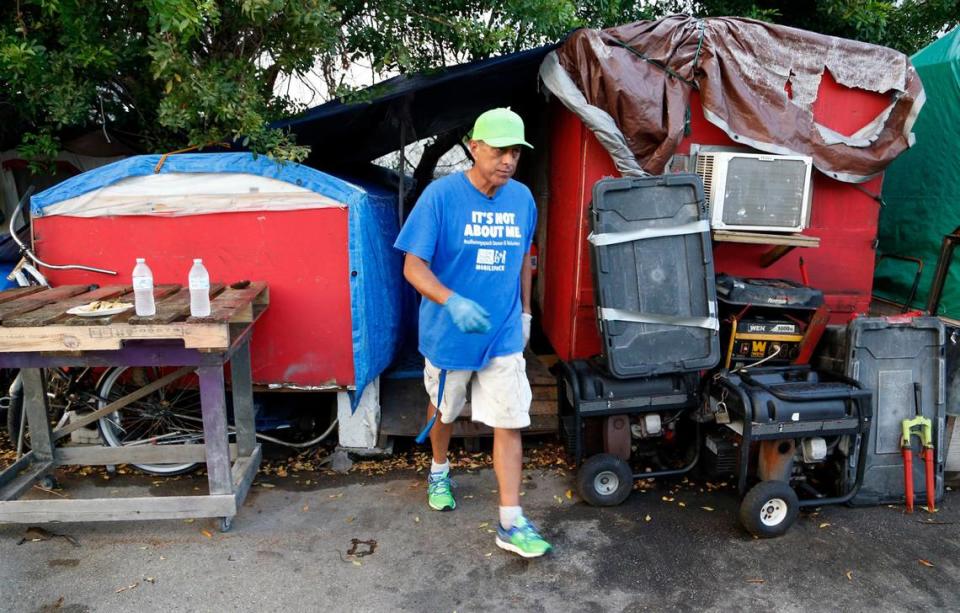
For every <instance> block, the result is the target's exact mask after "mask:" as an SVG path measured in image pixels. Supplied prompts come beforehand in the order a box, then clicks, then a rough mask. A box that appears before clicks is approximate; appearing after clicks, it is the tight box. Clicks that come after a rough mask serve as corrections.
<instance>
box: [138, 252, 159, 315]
mask: <svg viewBox="0 0 960 613" xmlns="http://www.w3.org/2000/svg"><path fill="white" fill-rule="evenodd" d="M133 306H134V309H135V310H136V312H137V315H139V316H141V317H153V316H154V315H156V314H157V305H156V303H154V301H153V273H152V272H151V271H150V267H149V266H147V261H146V260H145V259H144V258H137V264H136V266H134V267H133Z"/></svg>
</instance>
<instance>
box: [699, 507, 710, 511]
mask: <svg viewBox="0 0 960 613" xmlns="http://www.w3.org/2000/svg"><path fill="white" fill-rule="evenodd" d="M700 508H701V509H703V510H704V511H713V507H700Z"/></svg>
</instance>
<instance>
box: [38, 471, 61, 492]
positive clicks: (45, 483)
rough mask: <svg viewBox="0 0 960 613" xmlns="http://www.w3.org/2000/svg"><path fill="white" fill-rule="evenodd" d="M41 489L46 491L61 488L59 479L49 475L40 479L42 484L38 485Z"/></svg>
mask: <svg viewBox="0 0 960 613" xmlns="http://www.w3.org/2000/svg"><path fill="white" fill-rule="evenodd" d="M37 485H39V486H40V487H42V488H43V489H45V490H55V489H57V488H58V487H60V483H59V482H58V481H57V478H56V477H54V476H53V475H47V476H46V477H44V478H43V479H40V482H39V483H37Z"/></svg>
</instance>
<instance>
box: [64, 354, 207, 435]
mask: <svg viewBox="0 0 960 613" xmlns="http://www.w3.org/2000/svg"><path fill="white" fill-rule="evenodd" d="M193 370H194V369H193V367H191V366H184V367H183V368H178V369H177V370H175V371H173V372H172V373H168V374H166V375H164V376H162V377H160V378H159V379H157V380H156V381H154V382H152V383H150V384H148V385H144V386H143V387H141V388H140V389H138V390H134V391H132V392H130V393H129V394H127V395H126V396H124V397H122V398H118V399H117V400H114V401H113V402H111V403H110V404H108V405H106V406H105V407H102V408H100V409H97V410H96V411H94V412H92V413H87V414H86V415H84V416H83V417H79V418H77V419H75V420H73V421H72V422H70V423H69V424H67V425H65V426H63V427H62V428H57V429H56V430H55V431H54V432H53V440H58V439H61V438H63V437H64V436H66V435H68V434H70V433H71V432H73V431H74V430H79V429H80V428H82V427H84V426H86V425H87V424H91V423H93V422H95V421H97V420H98V419H100V418H101V417H103V416H105V415H109V414H110V413H113V412H114V411H116V410H117V409H122V408H123V407H125V406H127V405H128V404H130V403H131V402H136V401H137V400H140V399H141V398H143V397H144V396H149V395H150V394H152V393H153V392H155V391H156V390H158V389H160V388H161V387H163V386H164V385H167V384H168V383H173V382H174V381H176V380H177V379H179V378H180V377H183V376H185V375H187V374H188V373H191V372H193Z"/></svg>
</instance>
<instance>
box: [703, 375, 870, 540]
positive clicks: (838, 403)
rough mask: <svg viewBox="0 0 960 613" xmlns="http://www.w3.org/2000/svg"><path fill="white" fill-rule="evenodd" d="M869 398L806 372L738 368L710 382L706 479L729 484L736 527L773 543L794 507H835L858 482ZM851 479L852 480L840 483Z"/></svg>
mask: <svg viewBox="0 0 960 613" xmlns="http://www.w3.org/2000/svg"><path fill="white" fill-rule="evenodd" d="M871 398H872V395H871V393H870V391H868V390H865V389H863V388H862V386H861V385H860V384H859V383H857V382H856V381H853V380H852V379H848V378H846V377H843V376H841V375H832V374H828V373H822V372H817V371H814V370H811V369H810V368H809V367H807V366H786V367H770V368H749V369H747V368H742V369H740V370H739V371H738V372H726V373H718V374H717V375H716V376H715V377H713V378H712V379H711V382H710V388H709V391H708V403H707V405H706V406H705V410H706V411H707V412H708V413H709V414H711V416H712V419H713V421H714V422H715V425H716V427H715V428H711V430H710V432H709V433H708V434H707V435H706V436H705V437H704V451H703V463H704V466H705V467H706V468H707V471H708V473H709V472H714V471H726V472H727V474H731V475H733V476H734V477H735V479H736V482H737V489H738V491H739V493H740V495H741V496H743V500H742V502H741V505H740V522H741V523H742V524H743V526H744V528H746V529H747V531H749V532H750V533H751V534H753V535H755V536H760V537H772V536H779V535H781V534H783V533H785V532H786V531H787V530H788V529H789V528H790V526H791V524H793V522H794V520H795V519H796V517H797V513H798V511H799V509H800V508H801V507H806V506H820V505H826V504H841V503H845V502H848V501H850V500H851V499H853V497H854V496H855V495H856V494H857V491H858V489H859V488H860V484H861V483H862V482H863V474H864V467H865V464H866V462H865V458H866V457H867V455H868V454H867V447H868V443H869V438H870V423H871V417H872V406H871ZM848 471H852V472H853V474H855V475H856V477H855V478H854V479H852V480H845V479H844V476H845V475H846V474H847V473H848Z"/></svg>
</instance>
